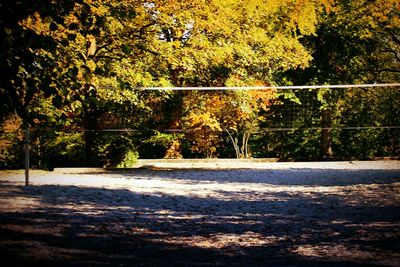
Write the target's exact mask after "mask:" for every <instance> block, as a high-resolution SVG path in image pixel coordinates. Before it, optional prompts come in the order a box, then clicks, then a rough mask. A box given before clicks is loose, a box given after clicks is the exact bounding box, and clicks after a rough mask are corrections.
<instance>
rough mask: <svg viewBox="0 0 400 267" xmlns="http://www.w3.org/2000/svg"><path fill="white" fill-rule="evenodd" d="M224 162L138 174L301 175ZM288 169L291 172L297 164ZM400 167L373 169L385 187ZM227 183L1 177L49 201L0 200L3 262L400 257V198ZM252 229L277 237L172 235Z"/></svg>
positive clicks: (3, 194) (312, 262)
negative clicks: (247, 242)
mask: <svg viewBox="0 0 400 267" xmlns="http://www.w3.org/2000/svg"><path fill="white" fill-rule="evenodd" d="M293 171H297V172H298V171H300V172H304V173H303V174H304V177H306V175H310V174H311V173H314V172H316V173H317V174H315V175H320V174H323V175H327V173H324V171H323V170H317V171H316V170H313V171H312V172H311V171H309V170H293ZM216 172H217V171H207V172H205V173H204V179H191V180H190V177H189V176H185V173H184V172H183V171H182V172H180V171H163V172H156V171H150V170H139V171H137V172H135V173H134V175H135V178H136V179H137V177H138V176H139V177H142V178H143V179H150V178H152V179H157V175H159V176H162V178H163V179H168V178H170V179H181V180H187V181H186V182H187V183H192V184H196V183H198V182H207V181H217V182H221V183H222V182H247V183H251V182H255V181H253V180H252V178H251V177H253V176H257V175H264V176H265V178H266V182H265V183H269V184H272V185H273V184H280V185H299V184H300V182H299V181H297V180H295V179H287V181H285V179H283V171H282V174H281V176H282V177H279V174H280V171H279V170H273V171H267V170H260V171H258V170H251V171H249V170H236V171H231V172H230V173H229V174H230V176H229V177H230V179H228V180H227V181H226V180H224V181H222V180H218V178H217V177H219V176H220V175H216V176H213V174H216ZM285 173H286V175H290V171H287V170H286V171H285ZM370 173H371V171H369V172H368V173H367V171H365V173H363V171H358V172H357V173H355V172H351V171H338V172H337V174H338V177H340V179H343V185H355V184H360V185H362V184H373V183H375V182H374V181H371V179H364V180H363V179H361V178H360V177H362V176H363V175H367V174H370ZM272 174H273V175H272ZM398 174H399V171H398V170H389V171H383V170H382V171H376V172H375V171H374V172H373V174H371V175H373V177H376V178H377V183H379V184H380V186H381V187H382V188H385V187H389V186H390V184H391V183H394V182H399V180H400V179H399V175H398ZM121 175H122V176H124V177H126V176H129V175H132V173H127V172H125V173H124V172H121ZM269 175H271V176H269ZM276 175H278V176H277V177H278V178H279V179H280V182H279V179H278V178H277V179H278V180H276V181H275V180H274V179H275V177H276ZM196 177H197V176H196ZM347 178H349V180H347ZM350 178H352V179H351V180H352V181H350ZM338 179H339V178H338ZM329 180H330V179H326V181H329ZM307 181H308V180H305V181H303V184H302V185H308V186H329V185H330V184H329V183H328V182H327V183H326V184H317V183H315V182H313V181H312V177H310V181H309V183H307ZM368 181H369V182H368ZM340 182H341V181H340ZM377 190H379V189H377ZM389 191H390V190H389ZM220 193H221V194H225V196H227V197H228V199H220V198H215V197H212V196H209V197H207V198H199V197H190V196H173V195H164V194H162V193H154V194H145V193H143V194H139V193H134V192H131V191H129V190H126V189H112V190H111V189H105V188H93V187H77V186H60V185H43V186H31V187H20V186H15V185H12V184H9V183H7V182H1V183H0V198H1V199H10V198H12V199H14V198H16V197H28V198H34V199H37V200H39V201H40V203H41V207H40V208H29V207H27V209H26V210H25V211H23V212H6V211H5V208H6V207H0V240H2V241H0V256H1V262H2V266H32V265H40V266H389V264H393V263H391V262H390V261H391V260H394V261H395V260H398V258H397V259H396V258H393V259H392V255H394V254H395V253H399V252H400V245H399V244H400V242H398V240H399V237H400V234H399V233H400V206H399V205H398V204H396V205H394V204H392V205H385V206H382V205H380V204H379V203H371V201H370V200H371V199H368V198H366V199H365V202H362V201H361V202H360V201H359V202H357V203H356V204H354V203H350V202H349V201H350V200H352V199H351V198H352V197H351V196H347V195H335V194H329V195H324V194H322V193H317V192H316V193H314V194H312V195H305V194H300V193H295V192H260V194H262V195H261V196H260V197H259V198H257V200H248V201H247V200H242V199H244V198H235V197H236V196H244V195H246V194H252V193H254V192H245V191H237V192H236V191H229V192H226V191H224V192H220ZM349 193H351V192H349ZM393 194H396V192H393ZM388 197H390V196H388ZM235 199H241V200H235ZM360 203H361V204H360ZM166 211H167V212H166ZM10 225H12V227H10ZM24 229H25V230H24ZM249 232H250V233H254V234H260V235H262V236H264V237H266V238H267V237H268V238H272V240H273V241H272V242H270V243H267V244H261V245H259V246H252V247H240V246H233V245H232V246H229V247H225V248H222V249H213V248H199V247H196V246H195V245H196V244H185V245H184V244H171V243H167V242H166V241H167V240H171V239H178V240H180V239H184V238H188V237H193V236H201V237H206V238H209V240H210V242H211V243H212V242H213V236H214V235H216V234H246V233H249ZM214 241H215V240H214ZM302 245H310V246H331V247H334V246H344V247H346V248H350V249H351V248H357V249H358V250H361V251H363V252H366V253H371V254H374V253H378V252H379V253H381V254H382V252H384V253H385V255H386V256H387V257H386V258H385V260H386V261H387V262H381V261H380V260H379V259H377V262H365V261H362V260H360V261H355V260H351V259H349V260H348V261H347V260H343V257H342V258H340V257H337V258H336V257H321V258H313V257H303V256H300V255H298V254H296V253H293V248H296V247H298V246H302ZM41 251H46V252H41ZM38 255H40V256H38Z"/></svg>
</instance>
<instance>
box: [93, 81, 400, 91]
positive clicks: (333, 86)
mask: <svg viewBox="0 0 400 267" xmlns="http://www.w3.org/2000/svg"><path fill="white" fill-rule="evenodd" d="M374 87H400V83H372V84H335V85H290V86H243V87H238V86H227V87H132V89H134V90H143V91H213V90H214V91H225V90H271V89H279V90H291V89H323V88H327V89H334V88H374ZM98 88H99V89H115V88H114V87H104V86H100V87H98Z"/></svg>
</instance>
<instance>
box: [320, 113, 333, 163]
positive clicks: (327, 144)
mask: <svg viewBox="0 0 400 267" xmlns="http://www.w3.org/2000/svg"><path fill="white" fill-rule="evenodd" d="M321 127H322V134H321V158H322V159H330V158H332V136H331V131H332V129H331V127H332V117H331V112H330V111H329V110H326V109H324V110H322V113H321Z"/></svg>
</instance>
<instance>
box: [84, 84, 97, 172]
mask: <svg viewBox="0 0 400 267" xmlns="http://www.w3.org/2000/svg"><path fill="white" fill-rule="evenodd" d="M95 90H96V89H95V88H93V87H92V86H90V85H87V88H86V90H85V92H86V101H88V102H89V103H88V104H87V105H86V107H85V108H84V128H85V129H84V130H85V132H84V141H85V161H86V165H88V166H90V167H97V166H98V164H99V160H98V147H97V146H98V144H97V130H98V122H97V118H98V110H97V106H96V104H95V103H94V101H92V100H93V99H94V98H96V91H95Z"/></svg>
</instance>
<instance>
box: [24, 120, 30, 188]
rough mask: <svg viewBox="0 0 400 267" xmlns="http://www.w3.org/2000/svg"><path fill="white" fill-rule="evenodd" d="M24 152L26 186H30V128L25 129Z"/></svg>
mask: <svg viewBox="0 0 400 267" xmlns="http://www.w3.org/2000/svg"><path fill="white" fill-rule="evenodd" d="M24 151H25V186H29V165H30V164H29V127H28V126H26V128H25V141H24Z"/></svg>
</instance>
